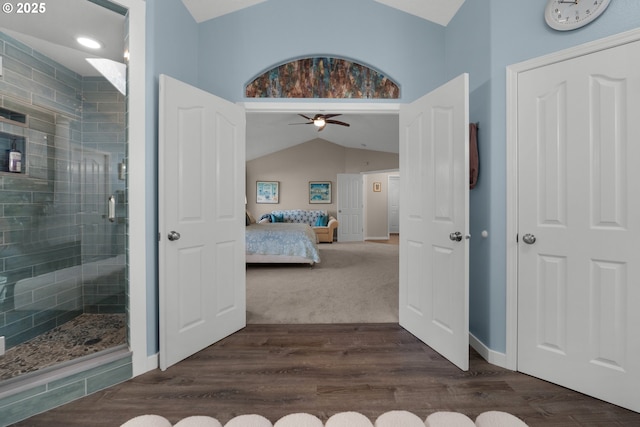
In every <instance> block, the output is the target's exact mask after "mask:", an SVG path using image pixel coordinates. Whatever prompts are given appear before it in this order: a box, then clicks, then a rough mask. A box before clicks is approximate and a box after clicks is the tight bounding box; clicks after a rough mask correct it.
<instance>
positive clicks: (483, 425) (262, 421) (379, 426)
mask: <svg viewBox="0 0 640 427" xmlns="http://www.w3.org/2000/svg"><path fill="white" fill-rule="evenodd" d="M526 426H527V425H526V424H525V423H524V422H523V421H522V420H520V419H519V418H517V417H515V416H513V415H511V414H508V413H506V412H500V411H488V412H484V413H482V414H480V415H478V417H477V418H476V421H475V422H473V421H472V420H471V418H469V417H467V416H466V415H464V414H461V413H459V412H435V413H433V414H431V415H429V416H428V417H427V418H426V419H425V420H424V421H422V420H421V419H420V418H419V417H418V416H417V415H415V414H413V413H411V412H408V411H389V412H385V413H384V414H382V415H380V416H379V417H378V418H377V419H376V420H375V423H374V422H372V421H371V420H369V419H368V418H367V417H365V416H364V415H362V414H360V413H358V412H339V413H337V414H334V415H332V416H331V417H330V418H329V419H328V420H327V422H326V423H324V424H323V423H322V421H320V419H319V418H318V417H316V416H315V415H311V414H306V413H296V414H289V415H285V416H284V417H282V418H280V419H279V420H277V421H276V422H275V424H272V423H271V421H269V420H268V419H266V418H265V417H263V416H261V415H256V414H246V415H238V416H237V417H235V418H233V419H231V420H229V421H228V422H227V423H226V424H224V427H526ZM121 427H172V424H171V422H169V420H167V419H166V418H164V417H162V416H159V415H140V416H138V417H135V418H132V419H131V420H129V421H127V422H126V423H124V424H122V425H121ZM173 427H223V425H222V424H221V423H220V422H219V421H218V420H217V419H215V418H213V417H208V416H203V415H201V416H198V415H196V416H191V417H187V418H184V419H182V420H180V421H178V423H176V424H174V425H173Z"/></svg>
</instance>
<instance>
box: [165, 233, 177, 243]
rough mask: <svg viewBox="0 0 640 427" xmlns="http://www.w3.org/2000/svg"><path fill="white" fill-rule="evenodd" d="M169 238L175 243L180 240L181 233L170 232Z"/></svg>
mask: <svg viewBox="0 0 640 427" xmlns="http://www.w3.org/2000/svg"><path fill="white" fill-rule="evenodd" d="M167 237H168V238H169V240H171V241H172V242H173V241H175V240H179V239H180V233H178V232H177V231H171V232H169V235H168V236H167Z"/></svg>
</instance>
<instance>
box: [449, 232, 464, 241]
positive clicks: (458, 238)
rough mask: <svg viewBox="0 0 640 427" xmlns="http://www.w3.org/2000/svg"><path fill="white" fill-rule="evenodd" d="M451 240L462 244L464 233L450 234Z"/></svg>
mask: <svg viewBox="0 0 640 427" xmlns="http://www.w3.org/2000/svg"><path fill="white" fill-rule="evenodd" d="M449 239H451V240H453V241H454V242H460V241H462V233H461V232H459V231H456V232H455V233H451V234H449Z"/></svg>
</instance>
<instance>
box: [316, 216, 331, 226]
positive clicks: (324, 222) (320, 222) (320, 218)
mask: <svg viewBox="0 0 640 427" xmlns="http://www.w3.org/2000/svg"><path fill="white" fill-rule="evenodd" d="M328 223H329V218H328V217H327V216H326V215H318V219H317V220H316V227H326V226H327V224H328Z"/></svg>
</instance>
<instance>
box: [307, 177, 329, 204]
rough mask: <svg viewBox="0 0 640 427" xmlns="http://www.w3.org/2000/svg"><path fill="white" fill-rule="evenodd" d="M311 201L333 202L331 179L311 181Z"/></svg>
mask: <svg viewBox="0 0 640 427" xmlns="http://www.w3.org/2000/svg"><path fill="white" fill-rule="evenodd" d="M309 203H331V181H310V182H309Z"/></svg>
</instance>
